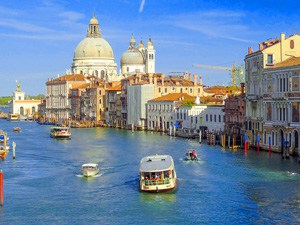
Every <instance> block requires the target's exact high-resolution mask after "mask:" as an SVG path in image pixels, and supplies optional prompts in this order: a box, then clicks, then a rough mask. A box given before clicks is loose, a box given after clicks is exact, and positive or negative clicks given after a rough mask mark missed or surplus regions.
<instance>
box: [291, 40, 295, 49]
mask: <svg viewBox="0 0 300 225" xmlns="http://www.w3.org/2000/svg"><path fill="white" fill-rule="evenodd" d="M294 45H295V44H294V40H291V41H290V48H291V49H294Z"/></svg>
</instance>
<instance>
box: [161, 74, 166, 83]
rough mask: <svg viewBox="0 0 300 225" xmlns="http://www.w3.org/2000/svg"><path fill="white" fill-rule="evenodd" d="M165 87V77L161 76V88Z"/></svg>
mask: <svg viewBox="0 0 300 225" xmlns="http://www.w3.org/2000/svg"><path fill="white" fill-rule="evenodd" d="M164 85H165V75H163V74H162V75H161V86H164Z"/></svg>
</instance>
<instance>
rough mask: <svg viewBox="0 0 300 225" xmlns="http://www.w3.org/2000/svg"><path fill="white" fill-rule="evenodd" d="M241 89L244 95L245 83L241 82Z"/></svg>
mask: <svg viewBox="0 0 300 225" xmlns="http://www.w3.org/2000/svg"><path fill="white" fill-rule="evenodd" d="M241 91H242V95H244V94H245V83H241Z"/></svg>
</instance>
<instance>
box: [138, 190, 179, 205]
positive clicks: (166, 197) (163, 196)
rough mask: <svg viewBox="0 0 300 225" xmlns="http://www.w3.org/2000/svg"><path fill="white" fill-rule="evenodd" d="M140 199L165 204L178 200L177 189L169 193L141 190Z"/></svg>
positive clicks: (152, 203)
mask: <svg viewBox="0 0 300 225" xmlns="http://www.w3.org/2000/svg"><path fill="white" fill-rule="evenodd" d="M140 201H141V202H142V203H146V204H150V205H164V204H165V203H166V202H172V203H175V202H176V190H174V191H170V192H167V193H146V192H140Z"/></svg>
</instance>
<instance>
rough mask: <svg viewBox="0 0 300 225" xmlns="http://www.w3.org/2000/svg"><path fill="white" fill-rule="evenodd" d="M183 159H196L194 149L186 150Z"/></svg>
mask: <svg viewBox="0 0 300 225" xmlns="http://www.w3.org/2000/svg"><path fill="white" fill-rule="evenodd" d="M185 160H187V161H198V160H199V159H198V156H197V153H196V150H188V151H187V152H186V154H185Z"/></svg>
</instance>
